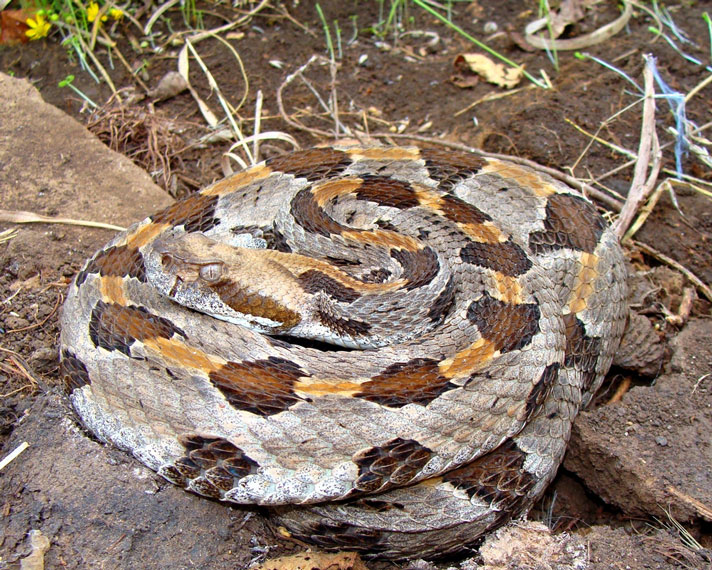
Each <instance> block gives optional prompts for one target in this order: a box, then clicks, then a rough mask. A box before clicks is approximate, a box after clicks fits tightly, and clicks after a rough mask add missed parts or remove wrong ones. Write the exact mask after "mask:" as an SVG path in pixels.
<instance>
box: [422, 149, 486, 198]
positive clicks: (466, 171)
mask: <svg viewBox="0 0 712 570" xmlns="http://www.w3.org/2000/svg"><path fill="white" fill-rule="evenodd" d="M420 156H421V158H423V160H424V161H425V167H426V168H427V169H428V173H429V174H430V176H431V177H432V178H433V179H435V180H437V181H438V182H439V185H438V187H439V188H440V189H442V190H445V191H450V190H451V189H452V187H453V186H455V184H457V183H458V182H460V181H462V180H464V179H465V178H468V177H470V176H472V175H473V174H476V173H478V172H479V171H480V170H481V169H482V167H483V166H484V165H485V161H484V160H483V159H482V158H480V157H479V156H477V155H475V154H471V153H467V152H457V151H452V150H439V149H430V148H427V149H421V150H420Z"/></svg>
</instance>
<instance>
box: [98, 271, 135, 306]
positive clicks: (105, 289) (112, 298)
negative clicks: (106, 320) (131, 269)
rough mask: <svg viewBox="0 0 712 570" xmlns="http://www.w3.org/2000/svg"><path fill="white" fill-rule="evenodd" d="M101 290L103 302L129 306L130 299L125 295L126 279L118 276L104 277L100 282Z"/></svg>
mask: <svg viewBox="0 0 712 570" xmlns="http://www.w3.org/2000/svg"><path fill="white" fill-rule="evenodd" d="M99 287H100V290H101V297H102V300H103V301H105V302H106V303H115V304H117V305H123V306H126V305H128V299H126V295H124V279H123V278H122V277H120V276H117V275H111V276H107V277H102V278H101V280H100V286H99Z"/></svg>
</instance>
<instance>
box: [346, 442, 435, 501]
mask: <svg viewBox="0 0 712 570" xmlns="http://www.w3.org/2000/svg"><path fill="white" fill-rule="evenodd" d="M432 454H433V452H432V451H431V450H430V449H428V448H427V447H425V446H423V445H421V444H420V443H418V442H417V441H415V440H413V439H402V438H400V437H398V438H396V439H393V440H391V441H389V442H387V443H385V444H384V445H382V446H379V447H369V448H368V449H364V450H362V451H359V452H358V453H356V454H354V456H353V457H352V461H353V462H354V463H355V464H356V465H358V467H359V476H358V478H357V479H356V481H355V482H354V488H355V489H357V490H359V491H367V492H372V491H378V490H384V489H388V488H391V487H395V486H403V485H406V484H407V483H409V482H410V481H412V480H413V478H414V477H416V476H417V475H418V473H420V470H421V469H422V468H423V467H424V466H425V464H426V463H427V462H428V461H429V460H430V457H431V456H432Z"/></svg>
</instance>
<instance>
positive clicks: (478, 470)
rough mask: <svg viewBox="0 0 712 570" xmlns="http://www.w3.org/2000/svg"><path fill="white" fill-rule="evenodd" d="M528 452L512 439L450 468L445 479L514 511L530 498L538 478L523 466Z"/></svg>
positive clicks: (509, 510) (472, 494) (491, 504)
mask: <svg viewBox="0 0 712 570" xmlns="http://www.w3.org/2000/svg"><path fill="white" fill-rule="evenodd" d="M526 458H527V456H526V454H525V453H524V452H523V451H522V450H521V449H519V448H518V447H517V445H516V443H514V442H513V441H512V440H508V441H507V442H505V443H503V444H502V445H500V446H499V447H498V448H497V449H495V450H494V451H491V452H490V453H488V454H487V455H484V456H482V457H480V458H479V459H476V460H475V461H473V462H472V463H469V464H468V465H465V466H464V467H460V468H459V469H455V470H454V471H450V472H449V473H446V474H445V475H444V476H443V481H446V482H448V483H450V484H451V485H452V486H453V487H455V488H456V489H459V490H462V491H464V492H465V493H467V495H468V496H469V497H470V498H472V497H478V498H479V499H481V500H482V501H484V502H485V503H488V504H490V506H491V507H494V508H496V509H498V510H501V511H504V512H506V513H507V514H508V516H511V513H513V512H518V509H519V508H520V507H521V506H522V505H523V504H524V503H526V501H527V493H528V492H529V490H530V489H531V488H532V487H533V486H534V484H535V483H536V480H535V479H534V477H533V476H532V474H531V473H529V472H528V471H525V470H524V461H525V460H526Z"/></svg>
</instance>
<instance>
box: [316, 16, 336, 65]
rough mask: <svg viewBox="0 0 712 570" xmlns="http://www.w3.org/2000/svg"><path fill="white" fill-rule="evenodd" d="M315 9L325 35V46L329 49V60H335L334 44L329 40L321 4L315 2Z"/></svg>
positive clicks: (329, 33)
mask: <svg viewBox="0 0 712 570" xmlns="http://www.w3.org/2000/svg"><path fill="white" fill-rule="evenodd" d="M316 11H317V13H318V14H319V19H320V20H321V25H322V26H323V27H324V35H325V36H326V47H327V48H328V50H329V57H330V59H331V61H336V59H335V58H334V44H333V43H332V41H331V32H330V31H329V24H327V23H326V18H325V17H324V12H322V11H321V6H319V3H318V2H317V4H316Z"/></svg>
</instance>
